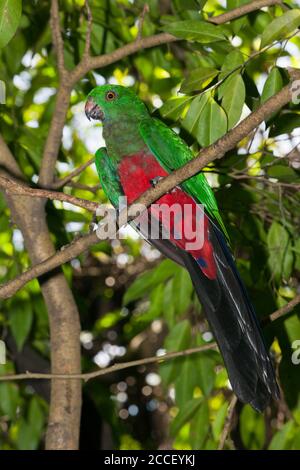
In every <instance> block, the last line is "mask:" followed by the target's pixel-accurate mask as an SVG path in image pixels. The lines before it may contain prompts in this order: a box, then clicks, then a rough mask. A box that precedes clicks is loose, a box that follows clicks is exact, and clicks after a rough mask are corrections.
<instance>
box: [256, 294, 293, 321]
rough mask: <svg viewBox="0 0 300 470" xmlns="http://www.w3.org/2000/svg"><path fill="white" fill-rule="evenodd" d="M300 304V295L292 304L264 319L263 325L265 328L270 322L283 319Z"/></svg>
mask: <svg viewBox="0 0 300 470" xmlns="http://www.w3.org/2000/svg"><path fill="white" fill-rule="evenodd" d="M299 303H300V294H298V295H296V297H294V298H293V299H292V300H290V302H288V303H287V304H285V305H283V307H281V308H279V309H278V310H276V311H275V312H273V313H272V314H271V315H268V316H266V317H264V318H263V319H262V321H261V324H262V325H263V326H265V325H267V324H268V323H270V322H273V321H275V320H278V318H280V317H283V316H284V315H286V314H287V313H290V312H291V311H292V310H294V308H295V307H296V306H297V305H298V304H299Z"/></svg>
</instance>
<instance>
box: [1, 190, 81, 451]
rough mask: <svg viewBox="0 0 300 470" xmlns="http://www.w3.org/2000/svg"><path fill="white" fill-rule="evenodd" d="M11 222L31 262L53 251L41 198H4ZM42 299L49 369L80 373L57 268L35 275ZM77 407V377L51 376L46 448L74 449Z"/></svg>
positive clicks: (74, 320)
mask: <svg viewBox="0 0 300 470" xmlns="http://www.w3.org/2000/svg"><path fill="white" fill-rule="evenodd" d="M7 200H8V204H9V207H10V209H11V213H12V218H13V222H14V223H15V224H16V225H17V226H18V227H19V229H20V230H21V231H22V234H23V237H24V241H25V246H26V249H27V250H28V253H29V256H30V259H31V262H32V263H33V264H35V263H39V262H41V261H43V260H44V259H45V258H47V257H48V256H51V255H52V254H53V253H55V248H54V246H53V243H52V241H51V238H50V234H49V230H48V227H47V222H46V214H45V208H44V205H45V202H44V201H43V200H41V199H32V198H30V197H26V196H25V197H19V196H13V197H12V196H9V197H8V198H7ZM39 281H40V286H41V290H42V294H43V297H44V300H45V303H46V307H47V311H48V315H49V321H50V338H51V364H52V368H51V370H52V372H53V373H59V374H61V373H64V374H70V373H80V370H81V368H80V341H79V334H80V321H79V314H78V310H77V306H76V303H75V301H74V298H73V295H72V292H71V289H70V288H69V286H68V283H67V281H66V278H65V276H64V274H63V273H62V272H61V270H60V269H59V270H58V271H57V272H54V273H51V274H50V275H49V276H48V275H47V276H44V277H43V278H40V279H39ZM80 410H81V381H80V380H52V382H51V402H50V415H49V422H48V430H47V435H46V449H49V450H53V449H77V448H78V442H79V424H80Z"/></svg>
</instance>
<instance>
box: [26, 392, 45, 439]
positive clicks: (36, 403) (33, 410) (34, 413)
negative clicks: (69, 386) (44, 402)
mask: <svg viewBox="0 0 300 470" xmlns="http://www.w3.org/2000/svg"><path fill="white" fill-rule="evenodd" d="M28 422H29V423H30V427H31V432H32V433H33V434H34V435H35V436H36V438H37V439H38V440H39V438H40V435H41V432H42V429H43V427H44V422H45V415H44V413H43V409H42V407H41V404H40V400H39V399H38V398H37V397H32V399H31V400H30V404H29V410H28Z"/></svg>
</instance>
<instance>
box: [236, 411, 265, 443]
mask: <svg viewBox="0 0 300 470" xmlns="http://www.w3.org/2000/svg"><path fill="white" fill-rule="evenodd" d="M240 433H241V438H242V441H243V443H244V445H245V447H246V448H247V449H251V450H259V449H262V447H263V445H264V442H265V438H266V436H265V433H266V430H265V422H264V417H263V415H262V414H260V413H257V412H256V411H254V410H253V408H251V406H250V405H245V406H244V407H243V410H242V413H241V417H240Z"/></svg>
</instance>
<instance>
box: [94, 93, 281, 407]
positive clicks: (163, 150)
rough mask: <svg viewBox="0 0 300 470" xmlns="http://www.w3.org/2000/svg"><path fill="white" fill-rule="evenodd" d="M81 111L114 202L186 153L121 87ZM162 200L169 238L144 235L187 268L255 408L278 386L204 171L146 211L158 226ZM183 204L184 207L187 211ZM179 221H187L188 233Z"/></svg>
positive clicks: (234, 377)
mask: <svg viewBox="0 0 300 470" xmlns="http://www.w3.org/2000/svg"><path fill="white" fill-rule="evenodd" d="M85 113H86V116H87V117H88V118H89V119H91V118H92V119H95V120H100V121H102V122H103V137H104V139H105V143H106V149H105V148H101V149H99V150H98V151H97V152H96V167H97V171H98V174H99V178H100V182H101V184H102V188H103V190H104V191H105V193H106V195H107V197H108V198H109V200H110V201H111V203H112V204H113V205H114V206H115V207H118V204H119V197H121V196H126V197H127V200H128V204H131V203H132V202H133V201H135V200H136V199H137V198H138V197H139V196H140V195H141V194H143V193H144V192H145V191H146V190H147V189H149V188H151V187H152V186H154V185H155V184H156V183H157V181H158V180H159V179H160V178H162V177H165V176H167V175H168V174H169V173H170V172H172V171H173V170H175V169H178V168H180V167H181V166H183V165H184V164H185V163H187V162H188V161H189V160H191V159H192V158H193V154H192V152H191V150H190V149H189V147H188V146H187V144H186V143H185V142H184V141H183V140H182V139H181V138H180V137H179V136H178V135H177V134H176V133H175V132H173V130H171V129H170V128H169V127H168V126H166V125H165V124H164V123H163V122H162V121H160V120H158V119H154V118H152V117H151V116H150V114H149V111H148V110H147V108H146V106H145V104H144V103H143V102H142V101H141V100H140V99H139V98H138V97H137V96H136V95H135V93H134V92H133V91H131V90H130V89H128V88H125V87H122V86H117V85H103V86H99V87H96V88H94V89H93V90H92V91H91V92H90V93H89V95H88V99H87V102H86V105H85ZM162 204H166V205H167V207H171V206H172V207H173V208H175V213H174V217H170V220H171V225H172V226H171V229H170V230H169V235H170V236H169V239H166V238H165V237H160V239H153V237H152V240H151V236H149V235H148V238H149V239H150V240H149V241H150V242H151V243H153V244H154V246H155V247H156V248H158V249H159V250H160V251H161V252H162V253H163V254H165V255H166V256H168V257H169V258H171V259H172V260H174V261H176V262H177V263H179V264H181V265H182V266H184V267H185V268H186V269H187V270H188V271H189V273H190V276H191V279H192V281H193V285H194V288H195V291H196V293H197V295H198V297H199V300H200V302H201V304H202V305H203V307H204V311H205V313H206V316H207V319H208V322H209V324H210V327H211V329H212V332H213V334H214V336H215V339H216V341H217V343H218V346H219V349H220V351H221V354H222V356H223V359H224V363H225V366H226V368H227V371H228V375H229V380H230V383H231V386H232V388H233V390H234V392H235V393H236V395H237V397H238V398H239V399H240V400H241V401H242V402H244V403H250V404H251V405H252V406H253V408H255V409H256V410H259V411H262V410H264V409H265V407H266V406H267V405H268V404H269V402H270V399H271V397H272V396H273V397H274V398H278V397H279V391H278V386H277V383H276V378H275V374H274V370H273V367H272V363H271V360H270V357H269V355H268V352H267V350H266V347H265V343H264V340H263V337H262V333H261V329H260V327H259V324H258V320H257V318H256V315H255V312H254V309H253V306H252V305H251V302H250V300H249V298H248V295H247V292H246V290H245V287H244V285H243V283H242V280H241V278H240V276H239V273H238V271H237V268H236V266H235V263H234V260H233V257H232V255H231V252H230V250H229V247H228V244H227V241H226V237H227V235H226V229H225V227H224V224H223V222H222V218H221V215H220V213H219V210H218V206H217V202H216V199H215V197H214V194H213V191H212V189H211V188H210V186H209V184H208V182H207V180H206V178H205V175H204V174H203V173H199V174H197V175H196V176H194V177H192V178H190V179H189V180H187V181H185V182H184V183H182V184H181V185H180V187H176V188H175V189H174V190H173V191H170V192H169V193H167V194H165V195H164V196H163V197H161V198H160V199H159V200H158V201H156V204H155V205H154V206H153V205H152V206H151V207H150V208H149V209H148V213H147V218H149V217H150V216H151V217H152V219H151V220H157V221H158V225H159V226H160V230H161V232H164V231H165V225H166V221H165V219H164V217H163V214H162V213H163V211H161V212H160V210H159V209H160V207H162ZM200 204H202V205H203V206H204V213H203V210H202V209H201V210H202V212H201V214H202V215H203V217H202V218H201V217H200V218H199V217H198V214H199V212H198V211H199V208H200V207H201V206H200ZM186 206H189V208H190V211H189V212H188V214H187V215H186V212H185V211H184V208H185V207H186ZM181 209H182V213H184V218H185V219H184V220H183V221H179V219H178V217H176V211H177V212H180V210H181ZM197 224H198V226H197ZM199 224H201V225H199ZM141 225H142V224H140V226H138V224H136V228H137V229H139V230H140V231H142V232H143V229H142V228H141ZM195 226H197V228H198V231H199V233H200V232H201V233H202V234H203V237H204V238H203V243H201V244H200V243H199V244H197V243H196V244H193V243H192V245H191V243H189V242H196V236H195V235H194V238H193V233H194V232H193V230H192V229H195ZM186 227H190V229H189V228H187V232H188V233H186V231H185V229H186ZM178 233H179V235H180V236H179V235H178ZM150 235H151V232H150ZM198 245H199V246H198ZM200 245H201V246H200Z"/></svg>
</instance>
